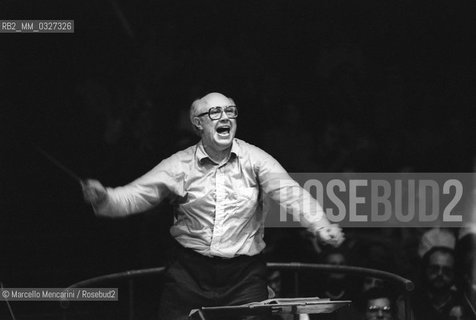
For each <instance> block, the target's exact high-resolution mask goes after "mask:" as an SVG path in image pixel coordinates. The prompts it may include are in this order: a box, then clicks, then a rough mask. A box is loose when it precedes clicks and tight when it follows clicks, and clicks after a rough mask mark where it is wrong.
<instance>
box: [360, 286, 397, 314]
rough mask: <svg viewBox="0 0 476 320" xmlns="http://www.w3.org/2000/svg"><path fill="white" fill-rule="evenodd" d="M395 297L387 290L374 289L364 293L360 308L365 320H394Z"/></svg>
mask: <svg viewBox="0 0 476 320" xmlns="http://www.w3.org/2000/svg"><path fill="white" fill-rule="evenodd" d="M394 300H395V299H394V297H393V295H392V294H391V293H390V291H388V290H387V289H385V288H382V287H374V288H371V289H369V290H367V291H366V292H364V293H363V294H362V295H361V297H360V299H358V301H357V303H358V307H359V309H360V310H361V312H362V319H364V320H377V319H379V320H393V319H396V318H397V317H396V316H395V311H396V310H395V309H396V308H395V301H394Z"/></svg>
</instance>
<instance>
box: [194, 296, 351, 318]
mask: <svg viewBox="0 0 476 320" xmlns="http://www.w3.org/2000/svg"><path fill="white" fill-rule="evenodd" d="M350 303H351V301H350V300H339V301H331V300H330V299H319V298H317V297H311V298H287V299H268V300H264V301H261V302H253V303H248V304H244V305H240V306H226V307H202V308H200V309H194V310H192V311H191V312H190V315H189V319H191V320H217V319H227V318H228V317H230V316H250V315H268V316H270V315H274V314H294V315H295V314H302V313H307V314H315V313H331V312H334V311H336V310H337V309H340V308H342V307H346V306H349V305H350Z"/></svg>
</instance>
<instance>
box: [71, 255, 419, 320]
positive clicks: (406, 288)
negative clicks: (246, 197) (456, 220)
mask: <svg viewBox="0 0 476 320" xmlns="http://www.w3.org/2000/svg"><path fill="white" fill-rule="evenodd" d="M267 267H268V268H269V269H278V270H291V271H294V282H295V289H296V291H299V288H298V287H297V283H298V277H299V272H300V271H301V270H316V271H318V272H324V273H329V272H342V273H348V274H352V275H360V276H371V277H376V278H380V279H382V280H387V281H388V282H390V283H392V284H396V285H397V287H398V288H399V289H400V290H401V291H402V292H403V294H404V306H405V318H406V319H407V320H408V319H411V309H410V293H411V292H412V291H413V290H414V288H415V285H414V284H413V282H412V281H410V280H408V279H405V278H403V277H401V276H399V275H396V274H394V273H390V272H386V271H381V270H376V269H370V268H362V267H353V266H335V265H326V264H314V263H300V262H290V263H277V262H268V263H267ZM164 270H165V267H157V268H150V269H141V270H130V271H124V272H118V273H112V274H107V275H103V276H99V277H94V278H90V279H86V280H83V281H80V282H77V283H74V284H72V285H71V286H69V288H87V287H94V286H97V285H98V284H100V283H104V282H109V281H115V280H128V291H129V319H131V320H132V319H134V279H135V278H141V277H147V276H156V275H160V274H162V273H163V272H164ZM296 293H298V292H296Z"/></svg>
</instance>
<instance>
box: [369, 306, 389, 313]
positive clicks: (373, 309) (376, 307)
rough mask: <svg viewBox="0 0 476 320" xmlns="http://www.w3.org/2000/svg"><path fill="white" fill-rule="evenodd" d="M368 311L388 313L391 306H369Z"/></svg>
mask: <svg viewBox="0 0 476 320" xmlns="http://www.w3.org/2000/svg"><path fill="white" fill-rule="evenodd" d="M367 310H368V311H369V312H372V313H377V312H379V311H382V312H383V313H390V312H391V311H392V307H390V306H384V307H378V306H369V307H368V308H367Z"/></svg>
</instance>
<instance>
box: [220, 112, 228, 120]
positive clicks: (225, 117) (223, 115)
mask: <svg viewBox="0 0 476 320" xmlns="http://www.w3.org/2000/svg"><path fill="white" fill-rule="evenodd" d="M223 120H225V121H227V120H230V118H228V115H227V114H226V112H225V110H222V111H221V118H220V121H223Z"/></svg>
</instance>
